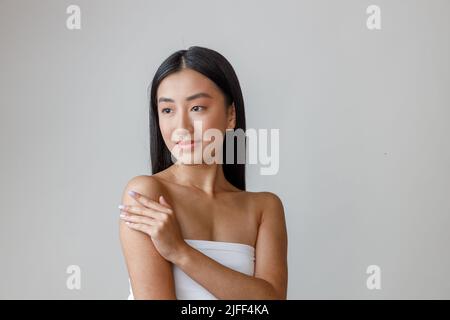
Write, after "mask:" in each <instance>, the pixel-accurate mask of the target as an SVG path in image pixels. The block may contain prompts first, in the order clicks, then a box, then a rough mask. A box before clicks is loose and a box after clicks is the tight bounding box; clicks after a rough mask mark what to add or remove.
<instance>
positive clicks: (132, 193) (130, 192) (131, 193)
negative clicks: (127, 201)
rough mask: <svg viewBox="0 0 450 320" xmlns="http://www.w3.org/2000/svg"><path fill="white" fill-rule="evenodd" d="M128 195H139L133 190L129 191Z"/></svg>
mask: <svg viewBox="0 0 450 320" xmlns="http://www.w3.org/2000/svg"><path fill="white" fill-rule="evenodd" d="M128 194H129V195H130V196H132V197H135V196H136V194H137V193H136V192H134V191H133V190H130V191H128Z"/></svg>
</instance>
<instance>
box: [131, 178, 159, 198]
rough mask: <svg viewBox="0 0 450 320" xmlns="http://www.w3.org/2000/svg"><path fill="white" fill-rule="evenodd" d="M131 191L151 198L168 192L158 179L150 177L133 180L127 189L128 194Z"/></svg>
mask: <svg viewBox="0 0 450 320" xmlns="http://www.w3.org/2000/svg"><path fill="white" fill-rule="evenodd" d="M129 190H133V191H136V192H139V193H142V194H144V195H146V196H147V197H150V198H154V197H157V196H159V194H161V193H162V192H165V191H166V190H165V188H164V184H163V183H161V181H160V180H159V179H158V178H157V177H155V176H149V175H139V176H135V177H133V178H131V179H130V180H129V181H128V183H127V185H126V187H125V191H126V192H128V191H129Z"/></svg>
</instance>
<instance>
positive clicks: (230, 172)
mask: <svg viewBox="0 0 450 320" xmlns="http://www.w3.org/2000/svg"><path fill="white" fill-rule="evenodd" d="M184 68H189V69H192V70H195V71H197V72H199V73H201V74H203V75H204V76H206V77H208V78H209V79H210V80H211V81H213V82H214V83H215V84H216V85H217V86H218V87H219V88H220V89H221V90H222V92H223V94H224V95H225V101H226V104H227V106H229V105H231V104H232V103H233V102H234V106H235V108H236V127H235V129H234V130H237V129H242V130H243V131H244V132H245V131H246V127H245V109H244V98H243V97H242V91H241V86H240V85H239V80H238V78H237V76H236V73H235V72H234V69H233V67H232V66H231V64H230V63H229V62H228V60H227V59H225V57H224V56H222V55H221V54H220V53H218V52H216V51H214V50H211V49H208V48H203V47H197V46H193V47H190V48H189V49H187V50H179V51H176V52H174V53H173V54H171V55H170V56H169V57H168V58H167V59H166V60H164V62H163V63H162V64H161V65H160V66H159V68H158V70H157V71H156V74H155V76H154V77H153V80H152V84H151V91H150V112H149V117H150V118H149V120H150V121H149V123H150V158H151V162H152V172H153V174H155V173H158V172H160V171H162V170H165V169H167V168H168V167H170V166H171V165H172V164H173V162H172V157H171V152H170V150H169V149H168V148H167V146H166V144H165V142H164V140H163V137H162V135H161V130H160V127H159V117H158V104H157V100H156V99H157V97H156V92H157V89H158V87H159V84H160V83H161V81H162V80H163V79H164V78H165V77H167V76H168V75H169V74H171V73H174V72H177V71H180V70H181V69H184ZM233 145H234V159H233V162H232V163H226V161H225V160H226V143H224V144H223V164H222V167H223V172H224V175H225V178H226V179H227V180H228V182H230V183H231V184H233V185H234V186H235V187H236V188H238V189H241V190H245V163H238V161H237V154H238V152H237V148H238V146H237V144H236V143H234V144H233ZM244 147H245V142H244Z"/></svg>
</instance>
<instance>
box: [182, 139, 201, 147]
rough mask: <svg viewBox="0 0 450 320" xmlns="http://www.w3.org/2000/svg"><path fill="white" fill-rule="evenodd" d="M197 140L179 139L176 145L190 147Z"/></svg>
mask: <svg viewBox="0 0 450 320" xmlns="http://www.w3.org/2000/svg"><path fill="white" fill-rule="evenodd" d="M198 142H199V141H194V140H190V141H179V142H177V145H178V146H179V147H180V148H183V149H184V148H191V147H192V146H194V145H195V144H197V143H198Z"/></svg>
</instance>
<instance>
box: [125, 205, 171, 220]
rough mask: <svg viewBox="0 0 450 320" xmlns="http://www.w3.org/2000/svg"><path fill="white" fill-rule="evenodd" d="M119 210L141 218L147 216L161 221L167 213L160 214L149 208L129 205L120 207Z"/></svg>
mask: <svg viewBox="0 0 450 320" xmlns="http://www.w3.org/2000/svg"><path fill="white" fill-rule="evenodd" d="M119 209H120V210H122V211H125V212H129V213H134V214H137V215H140V216H146V217H150V218H153V219H161V218H162V217H163V216H164V215H165V213H162V212H158V211H155V210H152V209H149V208H144V207H138V206H129V205H122V204H121V205H119Z"/></svg>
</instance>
